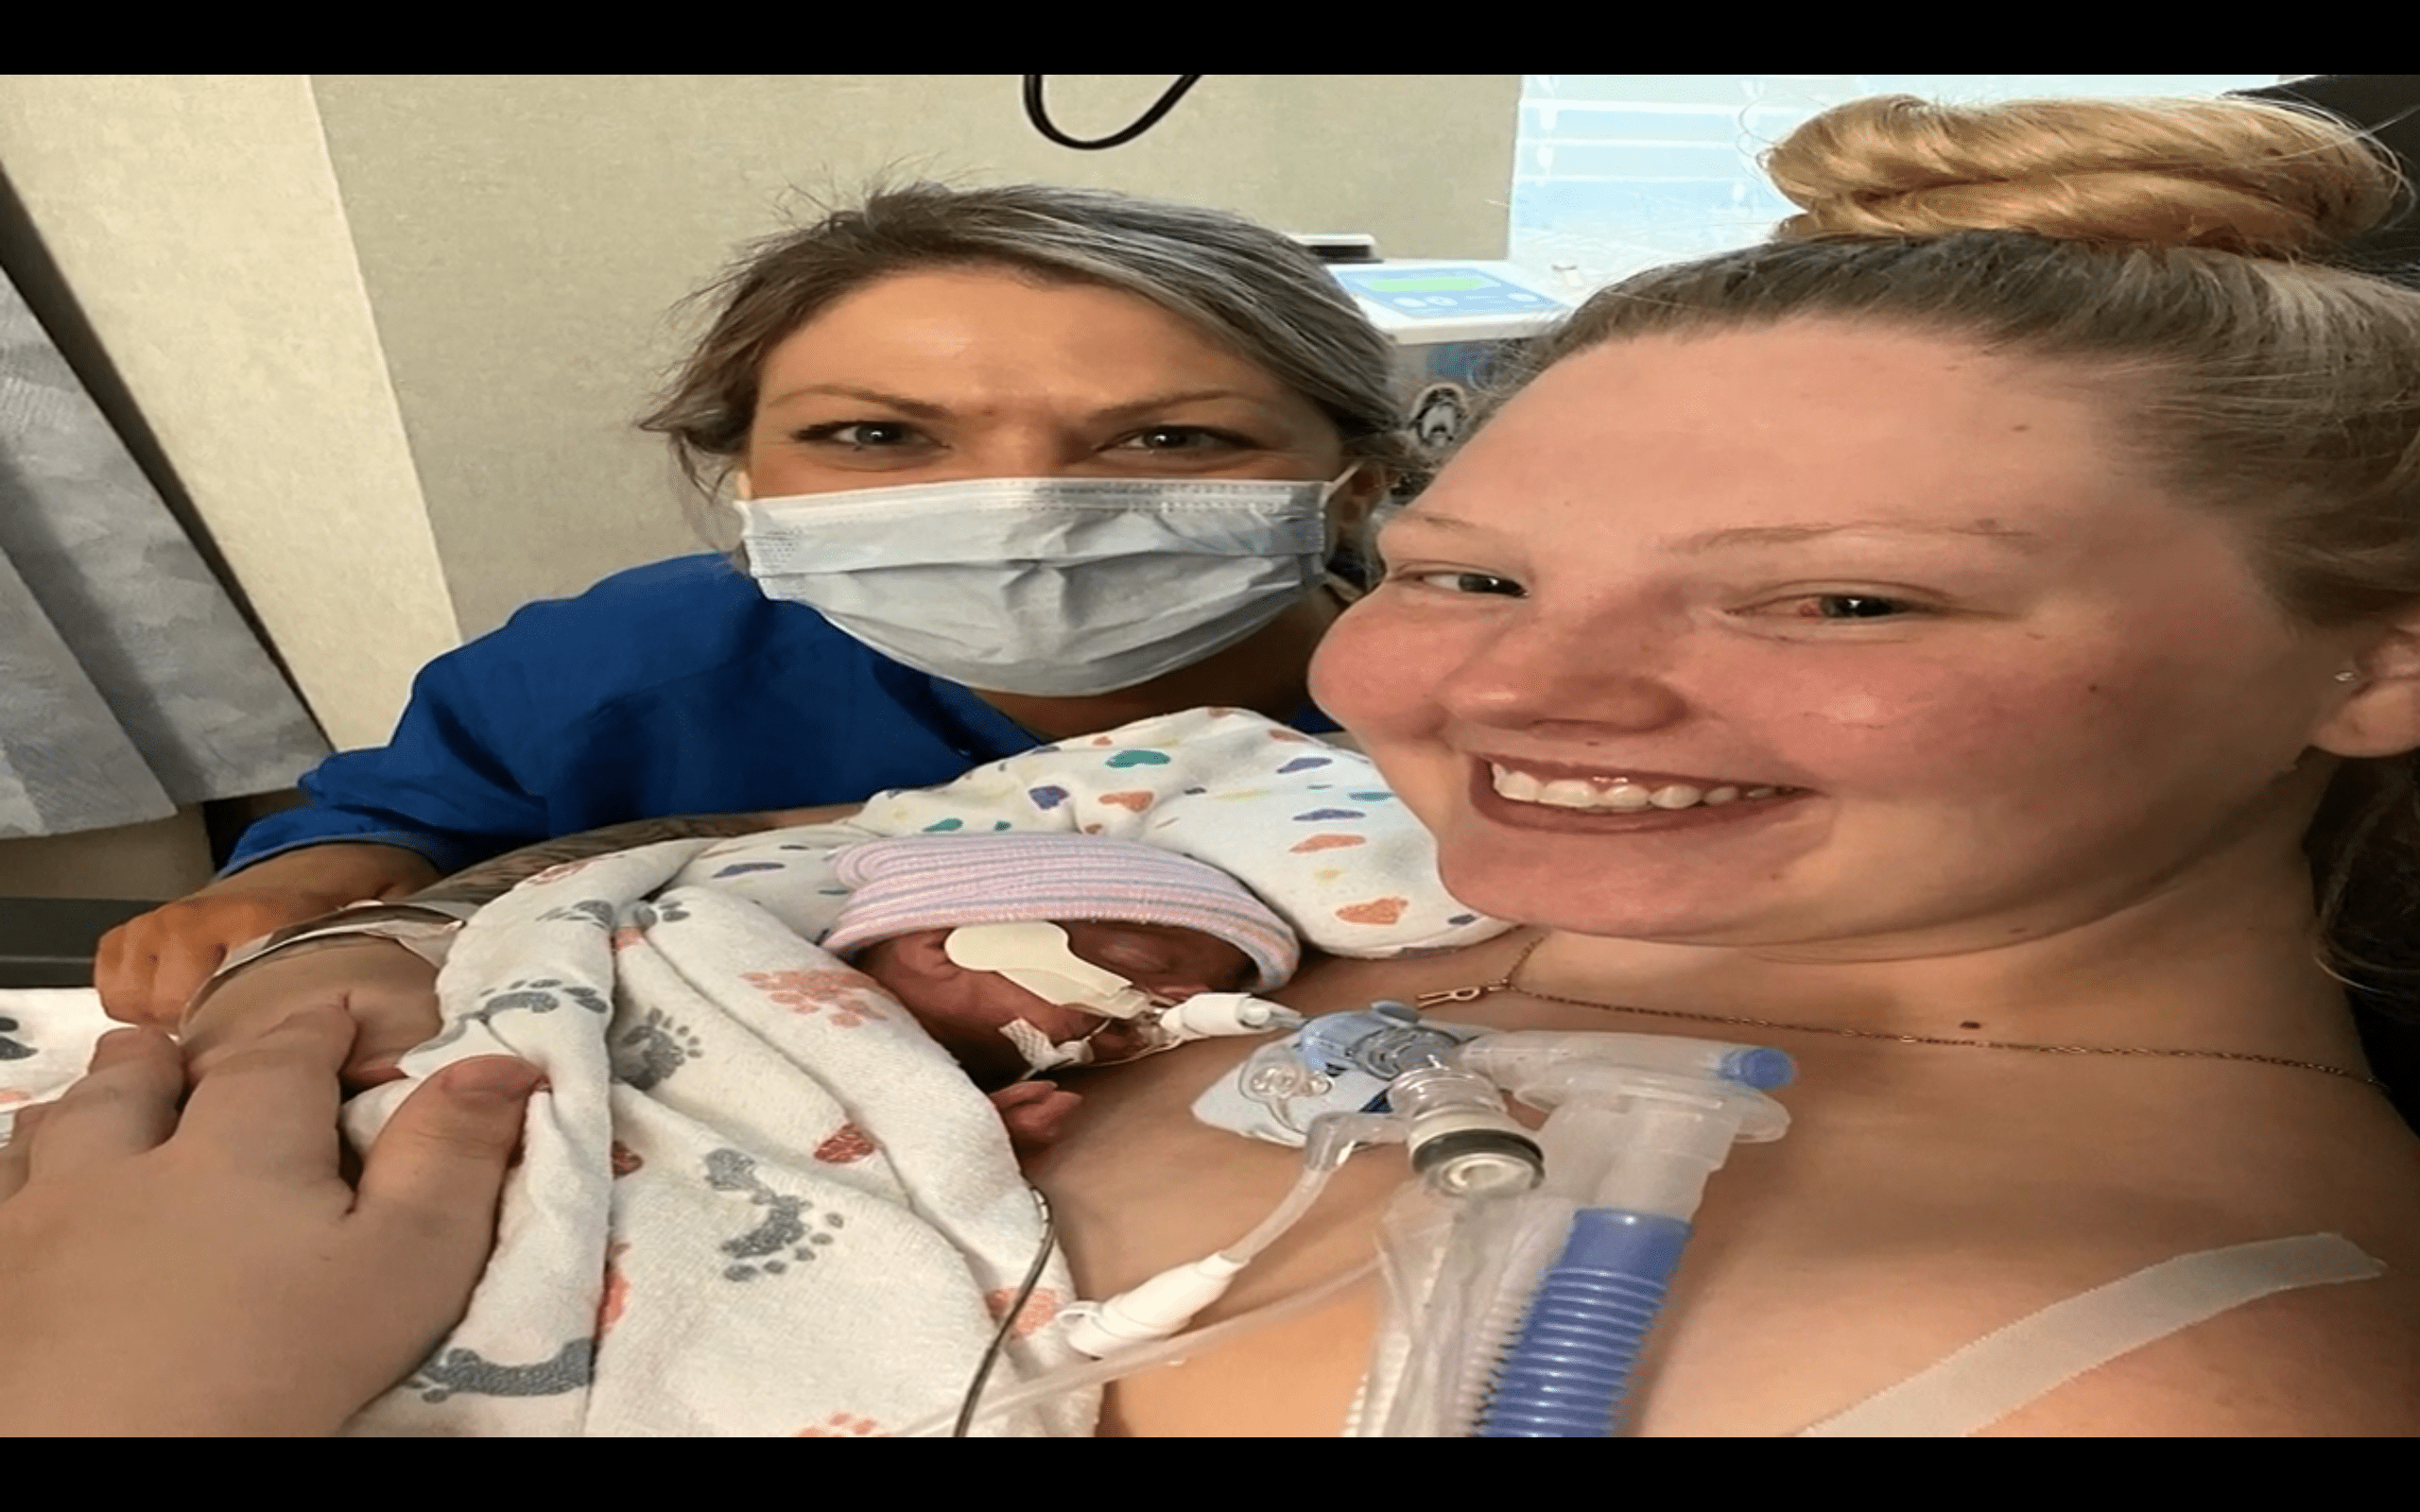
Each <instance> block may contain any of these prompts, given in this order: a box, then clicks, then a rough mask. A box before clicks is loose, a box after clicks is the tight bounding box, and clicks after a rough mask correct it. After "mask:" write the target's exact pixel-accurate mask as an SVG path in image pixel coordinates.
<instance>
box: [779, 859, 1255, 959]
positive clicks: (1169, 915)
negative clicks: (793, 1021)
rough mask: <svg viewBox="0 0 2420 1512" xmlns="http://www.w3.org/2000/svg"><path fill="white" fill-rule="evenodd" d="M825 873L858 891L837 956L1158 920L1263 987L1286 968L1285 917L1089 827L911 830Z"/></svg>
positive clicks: (1206, 871)
mask: <svg viewBox="0 0 2420 1512" xmlns="http://www.w3.org/2000/svg"><path fill="white" fill-rule="evenodd" d="M832 869H833V870H834V871H835V872H836V873H838V876H839V879H840V880H841V881H842V882H844V883H846V884H848V885H850V886H851V887H852V888H855V889H856V891H855V892H854V893H853V894H852V895H851V897H850V899H849V901H848V902H847V904H846V905H844V906H843V907H842V909H841V910H840V917H839V919H838V921H837V922H836V923H835V924H834V925H833V926H832V932H831V933H830V934H828V935H826V936H824V937H823V948H824V949H825V950H827V951H830V952H831V953H832V954H835V955H840V956H846V955H849V954H852V953H854V952H856V951H858V950H861V949H863V948H864V947H866V946H868V945H871V944H873V943H874V942H875V941H876V940H885V939H890V937H892V936H896V935H906V934H909V933H912V932H913V931H916V930H920V929H952V928H958V927H960V926H963V925H967V924H1009V923H1016V922H1020V921H1023V920H1028V919H1040V920H1045V921H1050V920H1062V919H1082V920H1097V921H1102V922H1119V923H1133V924H1164V925H1167V926H1168V927H1170V928H1174V929H1191V930H1199V931H1200V932H1201V933H1202V934H1204V935H1208V936H1213V937H1214V938H1217V939H1222V940H1225V941H1226V942H1227V943H1228V944H1230V945H1233V946H1234V947H1235V948H1236V949H1237V950H1239V951H1241V952H1243V953H1244V957H1245V958H1246V959H1247V960H1249V961H1251V962H1252V964H1253V969H1254V970H1256V971H1259V973H1260V980H1259V981H1258V982H1256V983H1255V984H1253V990H1254V991H1263V992H1265V991H1267V990H1268V989H1270V988H1273V987H1277V986H1279V985H1281V984H1282V983H1284V982H1285V981H1286V979H1287V978H1288V977H1289V976H1292V975H1293V974H1294V966H1295V963H1296V962H1297V961H1298V960H1300V959H1301V947H1300V945H1298V944H1297V943H1296V941H1295V938H1294V932H1293V930H1291V929H1289V928H1288V927H1287V924H1286V921H1285V920H1284V919H1280V918H1278V917H1277V916H1276V915H1275V914H1273V913H1271V912H1270V910H1269V906H1268V905H1267V904H1266V903H1263V902H1261V901H1260V900H1259V899H1257V898H1255V897H1253V895H1252V893H1251V892H1250V891H1249V890H1248V889H1247V888H1246V887H1245V886H1244V885H1243V884H1241V883H1239V882H1237V881H1236V880H1235V879H1234V878H1233V877H1230V876H1228V875H1227V874H1226V873H1225V872H1223V871H1220V870H1219V868H1216V867H1210V866H1204V865H1203V864H1202V863H1201V862H1199V861H1194V860H1191V859H1189V858H1187V857H1184V856H1181V855H1179V854H1177V853H1176V852H1175V851H1163V850H1161V849H1160V848H1159V847H1157V846H1150V845H1141V844H1138V843H1136V842H1135V841H1132V840H1112V839H1109V838H1107V837H1105V836H1101V835H1094V834H910V835H903V836H901V837H899V838H896V839H890V840H870V841H868V842H867V843H865V844H864V845H856V846H851V847H850V848H849V849H848V850H846V851H841V852H840V853H839V854H838V855H836V856H834V857H833V858H832Z"/></svg>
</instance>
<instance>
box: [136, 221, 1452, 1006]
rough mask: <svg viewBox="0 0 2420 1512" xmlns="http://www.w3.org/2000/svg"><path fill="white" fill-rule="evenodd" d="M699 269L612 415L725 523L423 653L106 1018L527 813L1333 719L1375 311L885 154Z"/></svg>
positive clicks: (780, 796)
mask: <svg viewBox="0 0 2420 1512" xmlns="http://www.w3.org/2000/svg"><path fill="white" fill-rule="evenodd" d="M707 297H708V298H710V299H711V300H712V301H714V308H715V312H716V313H715V316H714V318H713V320H712V323H711V326H710V328H709V330H708V331H707V332H706V334H705V335H704V337H703V339H701V340H700V342H699V343H698V346H697V348H696V350H695V351H694V352H691V353H690V355H689V357H688V359H687V361H686V362H685V364H684V365H683V367H682V369H680V371H679V373H678V374H677V376H676V377H675V378H674V380H673V382H672V384H671V386H670V387H669V389H668V391H667V392H666V395H665V397H664V399H663V401H662V403H661V404H659V405H658V407H657V408H656V409H655V410H654V411H653V412H652V413H651V414H649V415H648V417H646V419H645V420H644V421H642V424H643V425H644V427H645V428H647V429H648V430H651V431H655V432H657V433H659V434H662V435H663V436H665V437H666V438H667V439H668V440H669V441H670V443H671V445H672V447H673V450H674V453H675V455H676V456H677V457H678V459H679V461H680V463H681V465H682V467H683V471H684V472H685V473H686V474H687V476H688V477H689V478H690V480H691V481H692V482H693V483H695V484H696V485H697V486H698V489H699V492H700V499H701V501H702V506H701V507H702V515H703V518H702V520H701V522H700V523H701V524H702V525H703V527H704V529H705V533H706V534H707V536H708V538H709V539H710V540H711V541H714V542H715V543H716V544H717V545H718V546H722V547H724V548H725V549H726V550H727V551H729V552H730V553H731V554H730V555H729V556H728V557H726V556H722V555H705V556H697V557H687V558H679V559H677V560H673V561H666V562H658V563H655V564H652V565H650V566H645V567H639V568H635V569H632V570H631V571H629V572H625V573H622V574H619V575H617V576H614V577H610V578H608V579H606V580H605V581H604V582H602V583H600V584H598V585H597V586H596V587H595V588H593V589H591V590H589V592H587V593H584V594H581V595H580V596H579V597H578V598H574V599H569V600H564V601H560V602H549V603H540V604H533V605H530V606H529V607H527V609H524V610H522V611H521V612H520V613H518V614H517V615H515V616H514V617H513V619H512V620H511V621H510V623H509V624H507V625H506V626H505V627H503V628H501V629H499V630H497V631H495V632H493V634H490V635H488V636H485V637H483V638H481V639H479V640H477V641H475V642H473V643H471V644H468V645H466V646H464V647H462V648H461V649H460V650H458V651H455V652H452V653H450V654H448V655H446V656H444V657H441V658H439V659H438V660H437V661H436V662H432V663H431V664H430V665H429V666H428V667H427V668H426V669H425V670H424V671H423V673H422V674H421V676H420V678H419V679H418V681H417V682H416V684H415V686H414V689H413V694H412V698H411V701H410V703H409V705H408V706H407V707H406V710H405V711H404V713H403V716H402V719H401V722H400V723H399V725H398V726H397V729H396V730H395V734H394V736H393V738H392V740H391V741H390V742H389V744H388V745H387V746H386V747H381V748H377V749H371V750H360V751H348V752H345V753H343V754H340V755H337V756H336V757H333V758H331V759H330V760H329V761H327V762H326V763H325V764H323V765H321V766H320V768H319V769H318V770H317V771H315V772H313V773H311V774H310V775H309V776H307V777H305V778H304V779H303V781H302V790H303V793H304V795H305V797H306V799H307V800H308V801H307V802H306V803H305V805H304V806H302V807H301V808H298V809H294V810H290V811H288V812H286V813H284V814H279V815H276V816H272V817H270V818H268V819H266V820H264V821H262V822H261V823H260V824H258V825H256V826H254V827H253V828H252V830H251V832H250V833H247V834H246V835H245V836H244V837H243V839H242V841H241V842H240V843H239V844H238V845H237V847H236V850H235V853H234V858H233V866H232V867H231V868H230V869H229V871H228V873H227V874H226V875H224V876H222V877H221V878H220V879H219V880H218V881H216V882H215V883H213V884H212V885H209V886H208V887H205V888H203V889H202V890H201V891H200V892H199V893H196V894H194V895H193V896H192V897H189V898H186V899H183V900H182V901H180V902H173V903H170V904H167V905H166V906H164V907H163V908H161V909H158V910H156V911H154V912H152V913H149V914H147V915H145V916H143V917H142V918H140V919H134V920H132V921H131V922H130V923H128V924H126V925H124V926H122V927H120V928H119V929H117V930H115V931H113V932H112V934H111V935H110V936H108V937H107V938H106V939H105V940H104V941H103V943H102V948H101V951H100V953H99V957H98V959H97V961H96V963H95V982H96V985H97V986H98V987H99V988H100V991H101V996H102V1001H103V1003H104V1005H106V1006H107V1007H108V1009H109V1011H110V1012H111V1013H112V1016H114V1017H117V1018H121V1019H126V1020H129V1021H133V1022H160V1023H164V1024H173V1023H174V1022H175V1021H176V1016H177V1014H178V1013H179V1011H180V1010H181V1009H182V1006H183V1005H184V1002H185V1000H186V999H187V998H188V997H189V996H190V995H191V993H192V992H193V990H194V989H195V988H197V987H198V986H199V984H200V983H201V981H202V980H203V979H204V978H205V977H206V976H208V974H209V973H210V972H211V971H212V970H213V969H215V968H216V966H217V964H218V963H219V961H220V960H221V959H222V958H223V957H224V956H225V955H226V954H227V953H228V952H229V951H230V950H231V949H233V947H235V946H237V945H240V944H242V943H244V942H245V941H247V940H249V939H251V938H253V937H255V936H260V935H263V934H266V933H268V931H270V930H272V929H275V928H278V927H280V926H282V925H285V924H287V923H291V922H293V921H296V920H298V919H308V918H311V917H313V916H316V915H318V914H321V913H324V912H327V911H329V910H331V909H335V908H339V907H342V906H343V905H345V904H347V903H350V902H357V901H360V900H364V899H372V898H392V897H400V896H404V895H406V894H409V893H411V892H413V891H415V890H416V889H418V888H421V887H423V886H425V885H428V884H429V883H432V882H434V881H436V880H437V878H439V877H440V876H442V875H445V874H448V873H452V872H456V871H458V870H460V869H462V868H466V867H469V866H471V865H472V864H474V863H475V862H479V861H482V860H485V859H487V858H489V857H491V856H494V855H497V854H500V853H502V852H504V851H510V850H512V849H514V848H516V847H520V846H525V845H527V844H529V843H531V842H533V841H540V840H545V839H548V838H550V837H553V836H557V835H564V834H571V833H580V832H586V831H592V830H596V829H598V828H600V827H604V826H611V825H622V824H626V823H628V822H629V821H633V820H650V819H657V818H661V817H663V816H678V815H731V814H736V813H741V812H750V813H756V812H761V811H776V810H788V809H795V808H803V807H812V806H818V805H824V804H836V803H854V802H856V801H858V800H860V799H864V798H866V797H868V796H869V795H871V794H873V793H874V792H877V791H880V790H882V789H885V788H890V787H902V786H915V785H921V784H925V783H931V782H943V781H946V780H948V779H950V778H952V777H955V776H957V775H958V774H959V773H960V772H963V771H965V770H966V769H968V768H969V767H971V766H975V765H980V764H982V763H984V762H988V761H993V760H995V759H997V758H1000V757H1003V756H1009V755H1013V754H1014V753H1016V752H1018V751H1020V750H1023V749H1026V748H1027V747H1030V746H1032V745H1034V744H1036V743H1038V742H1040V741H1044V740H1048V739H1054V738H1057V737H1061V736H1064V735H1070V734H1078V733H1082V732H1084V731H1088V730H1102V729H1108V728H1111V727H1113V726H1116V725H1120V724H1124V723H1127V722H1129V721H1132V720H1134V719H1139V718H1143V717H1146V716H1149V715H1151V714H1158V713H1170V712H1174V711H1177V710H1182V709H1189V708H1194V707H1197V706H1200V705H1204V704H1223V705H1231V706H1236V707H1241V708H1248V709H1253V710H1257V711H1260V712H1261V713H1267V714H1269V715H1271V716H1272V717H1275V718H1279V719H1284V720H1288V721H1289V722H1293V723H1296V724H1298V725H1301V726H1303V727H1304V728H1306V729H1310V730H1332V729H1333V728H1334V725H1333V724H1332V722H1330V721H1328V720H1326V719H1325V718H1324V716H1322V714H1321V713H1320V712H1319V711H1318V710H1317V709H1316V708H1314V707H1312V706H1311V704H1310V702H1309V699H1308V696H1307V694H1306V692H1305V674H1306V669H1307V667H1308V665H1309V662H1310V656H1311V652H1312V650H1313V649H1314V648H1315V647H1316V646H1317V645H1318V644H1319V642H1320V638H1321V637H1322V635H1323V634H1324V633H1325V631H1326V629H1327V627H1328V625H1329V624H1330V623H1331V622H1332V621H1333V620H1334V619H1335V618H1336V616H1337V614H1338V613H1339V612H1340V611H1341V610H1342V608H1343V606H1344V604H1345V602H1347V600H1348V599H1349V598H1350V597H1351V596H1352V595H1353V593H1354V592H1355V591H1356V585H1355V584H1353V583H1352V582H1351V581H1350V580H1349V558H1348V557H1344V556H1340V548H1341V547H1342V546H1343V545H1344V543H1345V542H1346V541H1349V540H1350V539H1351V538H1352V535H1353V532H1354V530H1355V527H1356V526H1357V524H1359V523H1360V522H1361V521H1362V520H1363V519H1364V518H1365V517H1366V516H1367V514H1368V512H1369V510H1370V509H1371V507H1373V506H1374V504H1375V503H1376V502H1377V501H1378V500H1379V499H1380V498H1382V497H1383V496H1384V495H1385V494H1386V493H1387V491H1388V490H1390V488H1392V487H1395V486H1397V485H1400V484H1403V483H1405V482H1407V481H1408V480H1409V476H1410V471H1411V470H1410V462H1411V454H1410V452H1409V449H1408V444H1407V442H1406V441H1405V440H1404V438H1403V437H1402V435H1401V432H1400V430H1399V428H1398V427H1399V416H1398V413H1397V410H1398V406H1397V404H1396V403H1395V400H1394V397H1393V392H1392V352H1391V349H1390V347H1389V345H1388V343H1387V341H1386V339H1385V338H1384V337H1383V336H1381V335H1379V334H1378V333H1377V332H1376V331H1375V330H1374V328H1372V327H1371V326H1370V325H1369V324H1368V322H1367V321H1365V320H1364V319H1363V318H1361V316H1360V314H1359V313H1358V311H1357V309H1356V308H1355V307H1354V305H1353V302H1352V301H1351V300H1350V299H1349V298H1348V297H1347V296H1346V295H1345V294H1344V293H1343V292H1342V290H1340V288H1339V287H1338V286H1337V285H1336V283H1335V282H1334V281H1333V280H1332V279H1331V278H1330V277H1329V276H1328V275H1327V273H1326V272H1325V271H1324V270H1323V269H1322V267H1321V266H1320V265H1319V264H1318V263H1317V262H1316V261H1315V260H1314V259H1313V258H1311V257H1310V256H1309V255H1308V254H1307V253H1305V252H1304V251H1303V250H1302V249H1300V248H1299V247H1297V246H1296V245H1295V244H1294V243H1292V242H1290V241H1288V239H1287V238H1285V237H1283V236H1280V235H1278V234H1276V233H1275V232H1270V231H1268V230H1265V229H1264V228H1262V227H1259V226H1256V225H1253V223H1251V222H1250V221H1247V220H1244V219H1241V218H1240V217H1237V216H1234V215H1226V214H1223V213H1220V212H1217V211H1210V210H1201V209H1195V208H1192V207H1188V206H1180V205H1169V204H1160V203H1155V202H1151V201H1148V200H1141V199H1134V198H1127V197H1124V196H1120V195H1115V194H1107V193H1101V192H1098V191H1091V190H1079V189H1059V188H1046V187H1041V186H1034V185H1021V186H1011V187H1005V188H992V189H976V190H962V191H961V190H946V189H941V188H935V187H931V186H917V187H910V188H906V189H900V190H895V191H890V192H886V193H882V194H877V195H875V196H873V197H872V198H869V199H867V200H866V201H865V203H864V204H862V205H861V206H858V207H856V208H853V209H848V210H843V211H840V212H838V213H836V214H834V215H830V216H828V217H826V218H825V219H824V220H822V221H821V222H820V223H818V224H816V225H814V226H812V227H810V228H808V229H806V230H804V231H802V232H796V233H794V234H790V235H787V236H783V237H779V238H777V239H774V240H772V241H770V242H769V243H767V244H765V245H764V246H762V247H761V248H759V249H756V250H755V252H754V253H753V255H752V256H751V257H750V258H749V259H747V260H746V261H745V262H744V263H742V264H741V265H740V266H738V267H737V268H736V269H735V271H734V272H733V273H731V274H730V275H729V276H728V277H727V278H726V279H724V280H723V281H722V282H721V283H718V284H717V285H715V286H714V287H713V288H711V289H710V290H708V291H707ZM743 538H744V539H743ZM1331 562H1336V563H1337V564H1338V565H1339V566H1340V567H1344V568H1345V569H1346V576H1338V575H1336V574H1332V573H1331V572H1330V571H1329V566H1330V564H1331ZM744 822H745V827H746V828H757V827H760V826H761V825H762V823H763V822H765V821H764V820H762V819H759V818H753V817H752V818H750V819H748V820H746V821H744ZM673 833H695V832H694V831H693V830H684V829H682V828H676V827H672V826H669V825H667V826H666V827H665V828H662V829H661V830H657V829H652V828H649V827H647V826H641V827H639V828H638V829H636V830H635V831H633V832H632V833H630V834H628V835H627V836H625V837H624V840H623V843H628V844H636V843H641V842H644V841H646V840H649V839H658V838H664V837H666V836H667V835H669V834H673Z"/></svg>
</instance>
